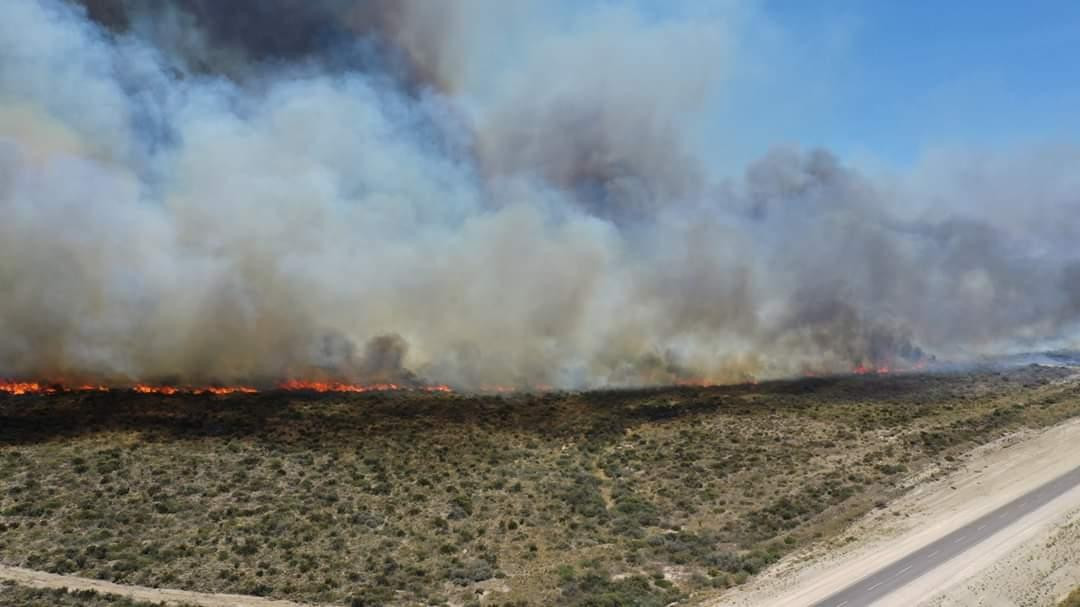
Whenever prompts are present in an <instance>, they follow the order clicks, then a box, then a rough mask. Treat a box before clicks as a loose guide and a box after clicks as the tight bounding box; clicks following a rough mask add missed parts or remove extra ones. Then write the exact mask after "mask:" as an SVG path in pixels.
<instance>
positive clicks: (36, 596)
mask: <svg viewBox="0 0 1080 607" xmlns="http://www.w3.org/2000/svg"><path fill="white" fill-rule="evenodd" d="M156 605H157V603H145V602H141V601H133V600H131V599H128V598H125V597H120V596H114V595H111V594H102V593H99V592H95V591H93V590H74V591H71V592H68V591H67V590H65V589H42V588H30V587H28V586H18V585H16V584H14V583H11V582H0V607H153V606H156ZM178 607H184V606H183V605H180V606H178Z"/></svg>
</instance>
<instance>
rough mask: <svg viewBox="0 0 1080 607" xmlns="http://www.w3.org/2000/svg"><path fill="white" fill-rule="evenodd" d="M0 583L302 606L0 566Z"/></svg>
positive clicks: (170, 601)
mask: <svg viewBox="0 0 1080 607" xmlns="http://www.w3.org/2000/svg"><path fill="white" fill-rule="evenodd" d="M0 580H11V581H13V582H15V583H17V584H21V585H23V586H30V587H32V588H53V589H55V588H66V589H68V590H94V591H97V592H100V593H102V594H112V595H116V596H122V597H127V598H129V599H133V600H136V601H145V602H150V603H163V604H166V605H199V606H201V607H303V606H302V604H301V603H293V602H291V601H278V600H271V599H264V598H260V597H255V596H243V595H238V594H206V593H202V592H189V591H187V590H168V589H164V588H148V587H146V586H125V585H123V584H114V583H112V582H106V581H103V580H93V579H89V578H82V577H75V576H70V575H57V574H55V573H45V572H43V571H34V570H31V569H23V568H21V567H8V566H4V565H0Z"/></svg>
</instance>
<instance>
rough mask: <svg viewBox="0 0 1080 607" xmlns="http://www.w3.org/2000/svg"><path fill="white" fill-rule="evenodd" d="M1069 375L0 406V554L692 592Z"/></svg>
mask: <svg viewBox="0 0 1080 607" xmlns="http://www.w3.org/2000/svg"><path fill="white" fill-rule="evenodd" d="M1069 373H1071V372H1070V371H1068V370H1065V369H1053V368H1047V367H1034V366H1032V367H1026V368H1022V369H1016V370H1012V371H998V372H994V371H985V372H973V373H963V374H959V373H958V374H938V375H932V374H927V375H897V376H882V377H877V376H873V377H844V378H811V379H803V380H796V381H787V382H769V383H762V384H759V385H742V386H730V387H715V388H669V389H650V390H639V391H611V392H591V393H580V394H578V393H551V394H514V395H503V396H467V395H458V394H429V393H405V392H402V393H376V394H358V395H303V394H289V393H269V394H259V395H232V396H227V397H209V396H200V397H196V396H181V397H162V396H154V395H136V394H129V393H109V394H83V395H54V396H20V397H4V398H0V562H3V563H5V564H10V565H19V566H24V567H31V568H36V569H43V570H48V571H52V572H57V573H72V574H77V575H84V576H89V577H98V578H103V579H109V580H113V581H117V582H121V583H132V584H141V585H159V586H167V587H178V588H184V589H190V590H200V591H210V592H233V593H247V594H256V595H265V596H274V597H282V598H291V599H298V600H304V601H312V602H337V603H342V602H345V603H348V602H352V603H353V604H360V605H368V604H372V605H378V604H403V605H404V604H440V603H442V602H445V601H452V602H455V603H458V604H470V603H478V604H483V605H503V604H508V603H509V604H522V603H527V604H531V605H547V604H555V603H558V604H567V605H575V604H624V603H626V602H627V601H629V600H630V597H633V599H634V600H637V601H638V603H637V604H640V605H665V604H667V603H670V602H671V601H673V600H680V599H683V600H687V601H688V602H693V601H695V600H696V599H699V598H702V597H707V596H714V595H715V594H717V593H720V592H722V591H723V589H724V588H726V587H728V586H730V585H733V584H738V583H740V582H742V581H743V580H745V579H746V577H748V576H750V575H753V574H754V573H756V572H758V571H760V570H761V569H762V568H764V567H766V566H768V565H769V564H770V563H772V562H774V561H775V560H777V559H778V558H779V557H780V556H781V555H783V554H784V553H786V552H788V551H790V550H791V549H793V548H794V547H797V546H800V545H802V544H804V543H806V542H812V541H815V540H818V539H821V538H824V537H829V536H832V535H835V534H836V533H838V532H839V531H841V530H842V529H843V527H844V525H845V523H846V522H848V521H850V520H851V519H852V518H854V517H856V516H858V515H859V514H861V513H863V512H865V511H866V510H868V509H870V508H873V507H875V505H880V504H881V503H882V502H883V501H885V500H887V499H889V497H890V496H893V495H895V494H897V493H898V492H900V491H902V490H903V486H904V485H903V483H902V482H901V481H902V479H903V478H904V477H905V476H907V475H908V474H909V473H914V472H919V471H922V470H925V469H927V467H928V466H931V465H934V466H944V467H948V466H949V465H950V462H952V461H955V459H956V458H957V457H958V456H960V455H961V454H962V452H963V451H965V450H967V449H970V448H971V447H973V446H975V445H977V444H981V443H984V442H987V441H990V440H993V439H994V438H997V437H999V436H1001V435H1002V434H1004V433H1007V432H1010V431H1013V430H1016V429H1020V428H1024V427H1041V426H1045V425H1048V424H1052V423H1055V422H1057V421H1060V420H1062V419H1065V418H1068V417H1070V416H1074V415H1077V414H1080V390H1078V388H1077V387H1076V385H1075V384H1073V383H1061V382H1058V381H1057V380H1059V379H1062V378H1063V377H1065V376H1066V375H1068V374H1069ZM605 600H606V601H607V603H604V602H600V603H596V601H605ZM590 601H593V602H590ZM613 601H614V602H613ZM619 601H622V602H621V603H620V602H619Z"/></svg>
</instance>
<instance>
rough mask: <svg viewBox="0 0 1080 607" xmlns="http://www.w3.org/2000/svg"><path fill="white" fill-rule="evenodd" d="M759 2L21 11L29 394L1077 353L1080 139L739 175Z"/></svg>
mask: <svg viewBox="0 0 1080 607" xmlns="http://www.w3.org/2000/svg"><path fill="white" fill-rule="evenodd" d="M742 11H743V9H741V8H739V6H738V5H736V6H734V7H729V8H725V9H723V10H713V11H708V12H705V13H702V12H700V11H699V12H694V11H688V12H686V13H685V14H682V13H678V16H676V17H671V18H668V19H665V20H662V21H656V20H655V19H651V18H647V17H646V16H644V15H642V14H640V13H639V12H638V11H637V10H636V9H635V8H633V7H632V6H622V7H619V6H609V5H601V6H596V7H592V8H584V9H582V10H581V11H579V12H578V13H576V16H575V17H573V18H572V19H569V20H567V19H566V18H561V17H556V16H554V15H552V14H551V13H552V10H551V8H550V6H549V5H548V4H546V3H542V2H535V3H534V2H515V3H494V2H490V3H489V2H483V1H480V0H473V1H465V2H455V3H434V2H420V1H416V2H413V1H405V2H381V1H379V2H368V3H355V2H345V1H343V0H320V1H317V2H296V1H291V0H276V1H265V0H262V1H258V2H256V1H254V0H251V1H247V0H245V1H240V2H229V3H219V2H209V1H203V0H175V1H172V2H154V3H146V2H135V1H128V0H80V1H79V2H75V1H61V0H13V1H12V2H8V3H6V4H5V6H4V8H3V13H4V19H5V23H6V25H5V27H4V28H2V30H0V216H2V221H0V376H23V377H46V378H92V379H94V380H97V381H106V382H108V381H117V382H121V381H124V382H130V381H153V380H155V379H159V378H174V379H175V380H176V381H183V382H190V383H201V382H236V383H248V382H252V381H260V380H269V379H282V378H291V377H311V376H320V377H324V376H325V377H333V378H336V379H349V380H356V381H364V380H368V379H378V380H380V381H384V380H395V379H401V378H405V379H407V380H416V381H430V382H435V383H448V384H452V385H455V386H458V387H462V388H466V389H467V388H478V387H483V386H492V385H511V386H520V385H550V386H556V387H575V388H576V387H586V386H605V385H635V384H646V383H670V382H681V381H711V382H723V381H739V380H743V379H746V378H748V377H767V376H778V375H785V374H792V373H799V372H802V371H815V372H826V371H846V370H850V369H851V368H853V367H856V366H859V365H872V366H880V365H895V366H901V367H902V366H906V365H912V364H916V363H918V361H919V360H922V359H924V358H925V357H927V356H929V355H931V354H935V355H939V356H948V357H953V358H963V357H967V356H973V355H977V354H982V353H989V352H999V351H1005V350H1008V349H1011V348H1030V347H1031V346H1032V345H1033V344H1036V345H1037V344H1042V343H1048V342H1054V343H1062V342H1066V341H1067V340H1069V339H1070V338H1071V337H1072V336H1073V335H1075V329H1076V322H1077V319H1078V316H1080V296H1078V287H1077V273H1078V271H1077V268H1078V267H1080V259H1078V256H1077V255H1076V253H1075V245H1074V243H1075V242H1078V240H1077V239H1078V238H1080V220H1078V219H1077V217H1080V214H1078V213H1077V211H1078V210H1080V208H1078V207H1080V197H1078V196H1077V194H1076V192H1078V191H1080V188H1077V185H1080V184H1078V183H1077V178H1076V175H1080V171H1078V170H1077V169H1080V148H1077V147H1076V146H1072V145H1058V146H1043V147H1029V148H1024V149H1019V148H1018V149H1011V150H1000V149H999V150H990V151H982V152H969V153H953V154H942V155H938V156H932V157H927V158H926V159H924V162H923V164H921V165H920V166H918V167H916V168H914V169H912V170H911V171H910V173H908V174H905V175H902V176H899V177H896V178H894V179H889V180H885V179H878V178H871V177H869V176H866V175H863V174H860V173H859V172H858V171H857V170H856V169H854V168H853V167H851V166H847V165H845V163H844V162H843V161H841V160H840V159H838V158H837V157H835V156H834V155H833V154H831V153H829V152H828V151H825V150H800V149H797V148H791V147H779V148H777V149H776V150H775V151H774V152H771V153H769V154H767V155H766V156H765V157H764V158H762V159H760V160H759V161H757V162H755V163H753V164H752V165H751V166H750V167H748V168H747V169H746V170H745V171H743V177H741V178H739V179H717V178H714V177H711V176H710V174H711V173H710V171H709V170H708V162H707V160H708V159H705V158H701V157H700V155H699V154H698V153H697V152H696V151H695V148H694V146H692V145H690V144H689V143H688V142H689V137H690V135H691V134H692V133H693V132H694V131H695V128H696V127H697V125H698V124H699V122H700V120H701V118H702V112H703V109H704V107H705V105H706V104H707V101H708V99H710V98H711V97H713V96H715V95H718V94H722V92H723V88H724V86H726V85H727V83H728V76H729V75H730V71H731V70H730V69H729V68H730V65H729V64H730V63H731V62H733V61H735V60H736V59H735V57H737V56H738V53H739V48H740V42H739V27H740V23H741V20H742V19H744V17H745V16H744V15H742Z"/></svg>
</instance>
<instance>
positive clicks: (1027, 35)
mask: <svg viewBox="0 0 1080 607" xmlns="http://www.w3.org/2000/svg"><path fill="white" fill-rule="evenodd" d="M653 7H654V8H655V10H656V11H657V12H658V13H659V14H662V13H663V11H664V9H663V8H661V4H659V3H657V4H653ZM758 14H759V17H762V18H763V19H762V20H763V21H765V22H767V23H768V24H769V28H771V29H770V31H771V33H766V34H765V35H761V36H759V37H762V38H768V41H766V42H762V43H760V44H759V43H758V41H756V40H755V39H754V36H755V35H756V34H755V32H751V33H750V34H749V38H748V39H747V40H744V47H745V48H746V53H745V54H744V55H743V56H742V57H740V59H739V61H740V63H741V64H742V65H745V66H747V69H746V70H745V73H740V74H739V75H738V76H737V77H736V78H735V79H734V81H733V82H732V84H731V87H730V90H727V91H725V92H724V93H723V95H721V96H720V99H718V101H717V103H716V104H715V105H714V106H713V107H711V108H710V112H709V117H708V120H707V121H706V128H705V130H704V132H703V134H702V138H703V145H704V146H705V147H706V149H707V150H709V152H710V155H711V156H713V157H714V158H715V159H716V161H717V163H719V164H721V165H728V166H726V168H727V169H734V170H735V171H739V170H741V169H739V168H738V167H739V165H741V164H743V163H745V162H746V161H748V160H750V159H752V158H753V157H756V156H758V155H760V153H761V152H763V151H764V150H766V149H768V148H769V147H770V146H772V145H774V144H777V143H794V144H799V145H803V146H825V147H828V148H830V149H832V150H834V151H836V152H837V153H839V154H840V155H841V156H842V157H845V158H847V159H849V160H850V159H860V158H861V159H863V160H865V161H867V162H869V163H873V164H877V165H881V166H885V167H895V168H901V167H904V166H907V165H910V164H911V163H913V162H914V161H915V160H916V159H917V158H918V157H919V155H920V154H921V153H922V152H925V151H927V150H930V149H933V148H938V147H983V146H992V147H1001V146H1006V145H1012V144H1016V143H1022V144H1023V143H1042V142H1048V141H1051V142H1060V141H1076V140H1077V138H1078V137H1080V2H1076V1H1066V0H1046V1H1033V2H1016V1H1012V2H1009V1H1003V0H987V1H981V2H975V1H970V2H969V1H959V0H956V1H949V2H930V1H928V0H918V1H902V0H892V1H886V0H865V1H858V0H830V1H823V2H810V1H801V0H800V1H797V0H764V2H763V3H762V4H761V5H760V7H758ZM744 35H745V34H744ZM724 168H725V167H724V166H721V167H719V169H720V170H721V171H722V172H724ZM727 172H731V171H727Z"/></svg>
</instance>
